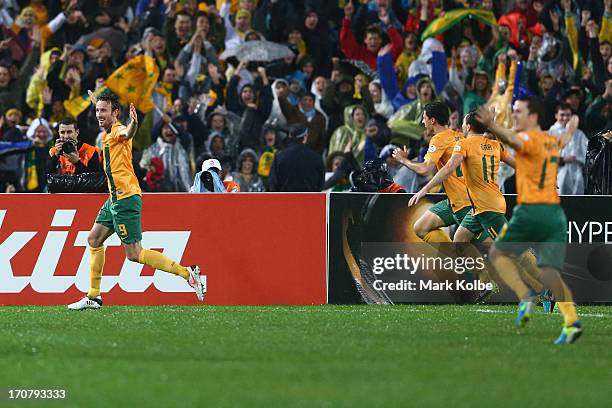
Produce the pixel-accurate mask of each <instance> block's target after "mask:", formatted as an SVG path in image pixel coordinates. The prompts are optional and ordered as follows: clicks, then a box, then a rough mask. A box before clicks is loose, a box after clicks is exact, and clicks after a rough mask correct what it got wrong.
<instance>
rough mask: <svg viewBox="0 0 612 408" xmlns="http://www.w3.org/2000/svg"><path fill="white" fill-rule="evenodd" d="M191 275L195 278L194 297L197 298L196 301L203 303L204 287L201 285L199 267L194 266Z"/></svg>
mask: <svg viewBox="0 0 612 408" xmlns="http://www.w3.org/2000/svg"><path fill="white" fill-rule="evenodd" d="M193 274H194V276H195V277H196V284H197V287H196V288H194V289H195V292H196V296H197V298H198V300H199V301H200V302H203V301H204V293H205V292H204V287H205V286H204V285H202V277H201V276H200V267H199V266H196V267H195V268H194V269H193Z"/></svg>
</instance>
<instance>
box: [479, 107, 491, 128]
mask: <svg viewBox="0 0 612 408" xmlns="http://www.w3.org/2000/svg"><path fill="white" fill-rule="evenodd" d="M476 120H477V121H478V122H480V123H482V124H483V125H485V126H486V127H487V128H488V127H490V126H491V125H492V124H493V121H494V120H495V116H493V112H491V111H490V110H489V109H487V108H486V107H485V106H480V107H479V108H478V109H476Z"/></svg>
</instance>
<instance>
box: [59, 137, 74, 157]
mask: <svg viewBox="0 0 612 408" xmlns="http://www.w3.org/2000/svg"><path fill="white" fill-rule="evenodd" d="M76 151H77V141H76V140H72V139H67V140H64V144H62V153H66V154H70V153H74V152H76Z"/></svg>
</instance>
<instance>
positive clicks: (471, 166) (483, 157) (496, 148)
mask: <svg viewBox="0 0 612 408" xmlns="http://www.w3.org/2000/svg"><path fill="white" fill-rule="evenodd" d="M453 155H458V156H462V157H463V162H462V163H461V170H462V172H463V177H464V178H465V184H466V186H467V192H468V196H469V199H470V201H471V202H472V206H473V208H474V215H477V214H481V213H483V212H487V211H492V212H496V213H502V214H505V213H506V200H505V199H504V196H503V195H502V193H501V191H500V190H499V185H498V184H497V175H498V173H499V163H500V162H501V161H502V160H506V159H507V158H508V152H506V150H505V149H504V146H503V145H502V144H501V143H500V142H498V141H497V140H491V139H488V138H486V137H484V136H482V135H474V136H469V137H468V138H467V139H462V140H459V141H458V142H457V144H456V145H455V148H454V150H453Z"/></svg>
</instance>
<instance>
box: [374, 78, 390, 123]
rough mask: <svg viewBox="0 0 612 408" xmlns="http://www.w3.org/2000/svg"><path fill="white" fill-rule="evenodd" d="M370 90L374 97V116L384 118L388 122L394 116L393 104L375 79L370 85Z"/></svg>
mask: <svg viewBox="0 0 612 408" xmlns="http://www.w3.org/2000/svg"><path fill="white" fill-rule="evenodd" d="M368 90H369V91H370V95H372V102H374V116H379V117H380V118H384V120H385V121H386V120H387V119H389V118H390V117H391V115H393V112H394V109H393V105H392V104H391V102H389V99H388V98H387V94H386V93H385V92H384V91H383V89H382V86H381V85H380V81H379V80H378V79H375V80H374V81H372V82H370V83H369V84H368Z"/></svg>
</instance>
